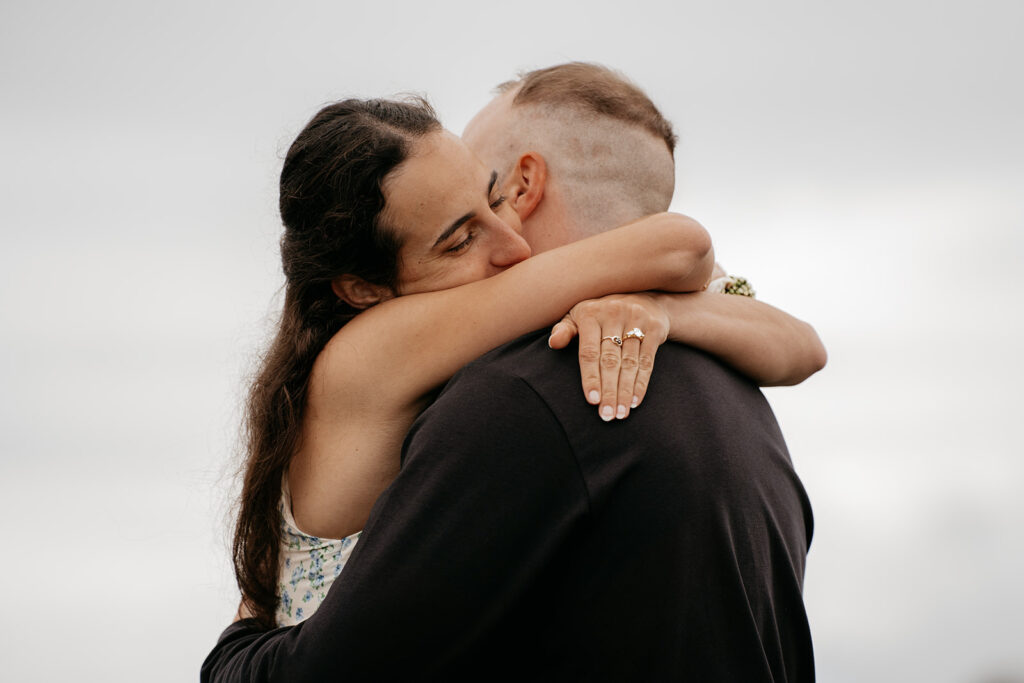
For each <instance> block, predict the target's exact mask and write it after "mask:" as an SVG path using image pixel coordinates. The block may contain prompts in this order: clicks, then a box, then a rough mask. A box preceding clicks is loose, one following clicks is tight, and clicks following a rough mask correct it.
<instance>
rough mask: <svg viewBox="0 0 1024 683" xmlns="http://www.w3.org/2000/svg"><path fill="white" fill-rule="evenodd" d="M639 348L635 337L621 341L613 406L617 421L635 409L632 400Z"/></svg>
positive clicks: (634, 391)
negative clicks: (615, 395)
mask: <svg viewBox="0 0 1024 683" xmlns="http://www.w3.org/2000/svg"><path fill="white" fill-rule="evenodd" d="M640 346H641V340H640V339H639V338H637V337H630V338H628V339H626V338H624V339H623V340H622V361H621V366H620V369H619V388H618V395H617V398H616V404H615V417H616V418H617V419H619V420H621V419H623V418H625V417H626V416H627V415H629V409H630V408H635V407H636V406H634V405H633V399H634V397H635V396H636V378H637V371H638V370H639V368H640ZM637 403H639V401H638V402H637Z"/></svg>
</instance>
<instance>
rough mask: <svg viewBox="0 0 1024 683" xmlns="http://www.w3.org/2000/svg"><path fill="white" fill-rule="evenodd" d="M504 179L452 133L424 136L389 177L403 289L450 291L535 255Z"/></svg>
mask: <svg viewBox="0 0 1024 683" xmlns="http://www.w3.org/2000/svg"><path fill="white" fill-rule="evenodd" d="M498 187H499V184H498V178H497V175H496V174H495V172H494V171H492V170H490V169H487V168H485V167H484V166H483V164H481V163H480V160H479V159H477V158H476V156H475V155H474V154H473V153H472V152H470V151H469V149H468V148H467V147H466V146H465V145H464V144H463V143H462V140H460V139H459V138H458V137H456V136H455V135H453V134H452V133H450V132H448V131H439V132H436V133H430V134H428V135H425V136H423V137H422V138H420V139H419V140H418V141H416V142H415V143H414V145H413V149H412V154H411V155H410V157H409V158H408V159H406V160H405V161H404V162H403V163H402V164H401V165H399V166H398V168H396V169H395V171H394V172H392V173H391V174H390V175H389V176H388V177H387V178H386V179H385V181H384V186H383V191H384V200H385V206H386V208H385V211H384V219H385V223H387V224H388V225H391V226H393V229H394V230H395V232H396V233H397V236H398V238H399V240H400V243H401V244H402V248H401V250H400V251H399V253H398V257H399V269H398V280H399V284H398V292H397V293H398V294H400V295H401V294H414V293H416V292H430V291H436V290H439V289H447V288H449V287H456V286H458V285H463V284H466V283H467V282H474V281H476V280H482V279H484V278H487V277H490V276H492V275H495V274H497V273H500V272H501V271H503V270H505V269H506V268H508V267H509V266H512V265H515V264H516V263H519V262H520V261H522V260H524V259H526V258H529V256H530V247H529V246H528V245H527V244H526V242H525V241H524V240H523V237H522V235H521V234H520V227H521V226H520V223H519V216H518V215H517V214H516V212H515V211H513V210H512V208H511V206H509V203H508V202H507V201H505V198H504V197H503V196H501V195H500V194H499V193H498Z"/></svg>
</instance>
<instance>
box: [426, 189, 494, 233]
mask: <svg viewBox="0 0 1024 683" xmlns="http://www.w3.org/2000/svg"><path fill="white" fill-rule="evenodd" d="M497 182H498V172H497V171H491V178H490V180H488V182H487V193H486V195H484V196H486V197H490V196H491V191H492V190H494V185H495V183H497ZM475 215H476V212H475V211H470V212H469V213H467V214H465V215H463V216H459V217H458V218H456V219H455V222H454V223H452V224H451V225H449V226H448V227H447V228H445V231H444V232H442V233H441V235H440V237H438V238H437V239H436V240H434V244H433V246H431V247H430V248H431V249H434V248H436V247H437V246H438V245H439V244H441V242H444V241H445V240H446V239H448V238H449V237H451V236H452V233H453V232H455V231H456V230H458V229H459V226H461V225H462V224H463V223H465V222H466V221H468V220H469V219H471V218H473V216H475Z"/></svg>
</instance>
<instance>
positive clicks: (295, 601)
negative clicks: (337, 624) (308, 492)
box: [276, 477, 362, 626]
mask: <svg viewBox="0 0 1024 683" xmlns="http://www.w3.org/2000/svg"><path fill="white" fill-rule="evenodd" d="M278 509H279V510H280V511H281V536H282V543H281V557H280V562H281V572H280V574H279V576H278V582H277V593H278V602H277V615H276V616H277V624H278V626H292V625H294V624H297V623H299V622H300V621H304V620H305V619H307V618H308V617H309V615H311V614H312V613H313V612H315V611H316V609H317V607H319V606H320V603H321V602H323V601H324V598H326V597H327V591H328V590H329V589H330V587H331V584H332V583H334V580H335V579H336V578H338V575H339V574H341V570H342V569H343V568H344V566H345V563H346V562H347V561H348V557H349V555H351V554H352V549H353V548H355V547H356V541H357V540H359V534H360V533H362V532H356V533H354V534H352V535H351V536H347V537H345V538H342V539H337V538H317V537H316V536H310V535H309V534H307V533H305V532H303V531H302V530H301V529H299V527H298V525H297V524H295V519H294V518H293V517H292V497H291V492H290V491H289V490H288V478H287V477H285V480H284V482H283V484H282V486H281V503H280V505H279V507H278Z"/></svg>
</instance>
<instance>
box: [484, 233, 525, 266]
mask: <svg viewBox="0 0 1024 683" xmlns="http://www.w3.org/2000/svg"><path fill="white" fill-rule="evenodd" d="M531 253H532V252H531V251H530V245H529V244H527V243H526V240H524V239H523V236H522V235H521V234H519V231H518V230H516V229H514V228H512V227H510V226H507V225H506V226H504V228H503V229H502V230H501V231H500V232H499V234H498V243H497V244H496V245H495V248H494V251H493V252H492V253H491V263H493V264H494V265H495V266H498V267H500V268H508V267H509V266H514V265H515V264H517V263H519V262H520V261H525V260H526V259H528V258H530V254H531Z"/></svg>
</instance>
